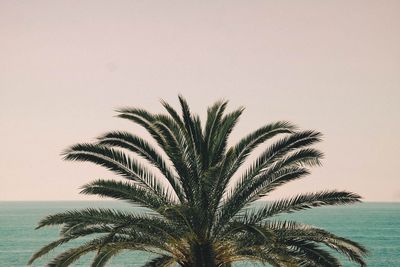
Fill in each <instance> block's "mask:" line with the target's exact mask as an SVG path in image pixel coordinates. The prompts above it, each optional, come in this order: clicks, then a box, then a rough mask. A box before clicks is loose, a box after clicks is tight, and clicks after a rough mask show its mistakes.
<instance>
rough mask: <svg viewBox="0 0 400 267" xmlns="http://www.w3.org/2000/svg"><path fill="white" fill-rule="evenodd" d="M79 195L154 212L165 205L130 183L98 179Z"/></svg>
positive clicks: (149, 192) (84, 188)
mask: <svg viewBox="0 0 400 267" xmlns="http://www.w3.org/2000/svg"><path fill="white" fill-rule="evenodd" d="M80 193H82V194H85V195H98V196H101V197H109V198H114V199H120V200H125V201H128V202H129V203H132V204H135V205H139V206H142V207H146V208H150V209H152V210H154V211H157V210H158V209H159V208H160V207H163V206H164V205H165V202H163V201H160V199H159V197H158V196H157V195H154V193H153V192H151V191H148V190H145V189H143V188H142V187H140V186H138V185H136V184H134V183H130V182H122V181H113V180H102V179H99V180H96V181H93V182H91V183H88V184H86V185H84V186H83V187H82V191H81V192H80Z"/></svg>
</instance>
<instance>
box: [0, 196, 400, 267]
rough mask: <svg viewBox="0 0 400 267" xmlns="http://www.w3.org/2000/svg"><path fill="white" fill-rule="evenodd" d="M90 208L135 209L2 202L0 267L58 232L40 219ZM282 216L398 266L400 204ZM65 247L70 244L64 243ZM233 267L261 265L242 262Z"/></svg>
mask: <svg viewBox="0 0 400 267" xmlns="http://www.w3.org/2000/svg"><path fill="white" fill-rule="evenodd" d="M87 207H101V208H116V209H135V208H132V207H131V206H128V205H127V204H123V203H119V202H111V201H110V202H108V201H107V202H106V201H98V202H88V201H82V202H80V201H70V202H0V267H23V266H26V264H27V262H28V260H29V258H30V256H31V255H32V254H33V253H34V252H35V251H36V250H37V249H39V248H40V247H41V246H43V245H45V244H47V243H49V242H51V241H53V240H55V239H56V238H57V237H58V232H57V230H58V228H57V227H52V228H45V229H40V230H34V228H35V226H36V224H37V222H38V221H39V220H40V219H41V218H43V217H44V216H46V215H49V214H52V213H56V212H60V211H65V210H70V209H81V208H87ZM283 218H284V219H286V218H287V219H294V220H297V221H299V222H303V223H308V224H312V225H315V226H318V227H322V228H325V229H327V230H329V231H332V232H333V233H335V234H338V235H341V236H344V237H347V238H350V239H353V240H355V241H357V242H360V243H362V244H363V245H365V246H366V247H367V248H368V249H369V250H370V251H371V255H370V256H369V257H368V258H367V262H368V266H376V267H389V266H392V267H400V203H361V204H357V205H351V206H338V207H324V208H315V209H312V210H307V211H302V212H297V213H293V214H290V215H285V216H283ZM72 245H73V244H72ZM66 247H69V246H64V247H63V248H66ZM60 251H62V250H56V251H55V252H56V253H57V252H60ZM55 255H56V254H54V253H53V254H51V255H50V256H46V257H43V258H42V259H41V260H38V261H37V262H35V263H34V264H33V266H44V265H45V263H46V262H48V261H49V260H50V259H51V258H52V257H54V256H55ZM91 257H93V255H88V256H86V257H83V258H81V259H80V260H79V261H78V262H77V263H76V264H74V265H73V266H90V265H89V262H90V259H91ZM151 258H152V255H150V254H147V253H132V252H131V253H123V254H120V255H118V256H117V257H115V258H113V260H111V261H110V263H109V265H108V266H112V267H125V266H132V267H134V266H142V265H143V263H144V262H146V261H147V260H148V259H151ZM342 262H343V265H344V266H356V265H354V264H351V263H349V262H347V261H345V260H343V261H342ZM235 266H237V267H239V266H240V267H243V266H260V265H255V264H252V263H240V264H236V265H235Z"/></svg>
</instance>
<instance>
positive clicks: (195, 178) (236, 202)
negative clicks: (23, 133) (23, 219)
mask: <svg viewBox="0 0 400 267" xmlns="http://www.w3.org/2000/svg"><path fill="white" fill-rule="evenodd" d="M179 101H180V105H181V108H182V115H179V114H178V112H177V111H176V110H175V109H174V108H173V107H172V106H171V105H169V104H168V103H166V102H164V101H161V102H162V105H163V106H164V108H165V109H166V111H167V114H151V113H149V112H147V111H145V110H143V109H136V108H124V109H120V110H118V117H121V118H124V119H128V120H130V121H133V122H134V123H137V124H139V125H141V126H142V127H144V129H146V130H147V131H148V133H149V134H150V135H151V137H152V138H153V139H154V142H153V143H154V144H152V143H149V142H147V141H146V140H144V139H143V138H141V137H139V136H136V135H133V134H130V133H128V132H120V131H117V132H109V133H107V134H104V135H102V136H100V137H99V138H98V141H97V142H96V143H91V144H88V143H83V144H77V145H74V146H72V147H70V148H69V149H68V150H66V151H65V153H64V156H65V159H66V160H72V161H89V162H92V163H95V164H97V165H101V166H103V167H105V168H107V169H109V170H111V171H112V172H114V173H116V174H118V175H120V176H121V177H122V178H124V179H121V180H119V181H116V180H102V179H100V180H96V181H93V182H91V183H89V184H86V185H84V186H83V190H82V192H81V193H83V194H88V195H98V196H101V197H108V198H113V199H118V200H123V201H127V202H129V203H131V204H133V209H132V211H129V212H128V211H117V210H113V209H95V208H90V209H83V210H72V211H67V212H62V213H57V214H54V215H50V216H47V217H46V218H44V219H43V220H41V221H40V222H39V225H38V227H37V228H42V227H44V226H51V225H61V226H62V227H61V230H60V233H61V237H60V238H59V239H58V240H56V241H54V242H52V243H50V244H48V245H46V246H45V247H43V248H42V249H40V250H39V251H38V252H36V253H35V254H34V255H33V256H32V258H31V259H30V261H29V264H31V263H32V262H33V261H34V260H36V259H37V258H39V257H41V256H43V255H45V254H47V253H48V252H50V251H51V250H53V249H54V248H56V247H58V246H60V245H63V244H65V243H67V242H69V241H71V240H74V239H78V238H81V237H86V236H90V237H91V239H90V241H88V242H86V243H81V245H80V246H77V247H74V248H71V249H67V250H65V251H64V252H62V253H61V254H59V255H58V256H56V257H55V258H54V259H52V260H51V262H50V263H49V264H48V266H69V265H70V264H71V263H73V262H74V261H76V260H78V259H79V258H80V257H81V256H82V255H84V254H87V253H89V252H94V253H95V256H94V259H93V263H92V266H96V267H100V266H105V264H106V262H107V261H108V260H109V259H110V258H112V257H113V256H115V255H117V254H118V253H120V252H122V251H124V250H132V251H146V252H151V253H154V255H155V256H154V258H153V259H152V260H151V261H149V262H147V263H146V264H145V265H143V266H185V267H186V266H195V267H198V266H207V267H212V266H231V264H232V263H233V262H237V261H252V262H259V263H263V264H269V265H272V266H341V264H340V262H339V260H338V259H337V258H336V255H337V254H332V252H335V251H336V252H339V253H342V254H344V255H345V256H346V257H347V258H348V259H349V260H350V261H353V262H355V263H357V264H358V265H360V266H366V263H365V261H364V256H365V255H366V253H367V251H366V249H365V248H364V247H363V246H362V245H360V244H358V243H356V242H354V241H352V240H349V239H346V238H343V237H340V236H337V235H334V234H332V233H330V232H328V231H325V230H323V229H320V228H317V227H314V226H310V225H305V224H301V223H297V222H294V221H284V220H282V219H276V215H279V214H282V213H290V212H294V211H299V210H304V209H308V208H312V207H318V206H326V205H339V204H350V203H355V202H359V201H360V196H358V195H357V194H354V193H350V192H343V191H323V192H319V193H307V194H300V195H297V196H294V197H292V198H287V199H286V198H284V199H281V200H277V201H265V202H264V201H263V202H257V203H259V204H257V205H253V204H254V203H255V201H257V200H260V199H262V198H264V197H266V196H268V194H269V193H270V192H271V191H273V190H274V189H275V188H277V187H278V186H281V185H283V184H285V183H288V182H290V181H294V180H298V179H300V178H302V177H304V176H306V175H307V174H308V173H309V170H308V167H312V166H316V165H320V159H321V158H322V156H323V155H322V153H321V152H320V151H318V150H317V149H315V148H312V147H311V146H313V145H314V144H315V143H317V142H319V141H320V140H321V134H320V133H319V132H316V131H300V130H297V129H296V127H295V126H293V125H292V124H291V123H289V122H285V121H280V122H275V123H271V124H268V125H266V126H263V127H261V128H259V129H257V130H255V131H254V132H252V133H250V134H248V135H247V136H245V137H244V138H243V139H241V140H240V141H239V142H238V143H237V144H235V145H233V146H231V147H228V144H227V141H228V136H229V134H230V133H231V132H232V129H233V128H234V126H235V124H236V123H237V122H238V119H239V117H240V115H241V114H242V112H243V108H239V109H237V110H235V111H233V112H230V113H227V114H226V112H225V109H226V106H227V102H225V101H219V102H216V103H215V104H214V105H212V106H211V107H209V108H208V111H207V119H206V123H205V125H204V127H203V125H202V124H201V122H200V119H199V116H198V115H193V114H192V113H191V112H190V109H189V106H188V104H187V102H186V100H185V99H184V98H183V97H182V96H179ZM278 135H279V136H280V138H279V139H277V138H276V137H278ZM274 140H275V141H274ZM267 141H269V143H270V144H269V145H268V146H266V145H265V147H264V149H263V152H262V153H261V154H260V155H259V156H258V157H257V158H256V159H255V161H254V162H252V163H251V164H247V165H243V163H244V162H245V161H246V159H247V158H248V156H249V154H250V153H251V152H252V151H254V149H255V148H257V147H259V146H260V145H262V144H265V143H266V142H267ZM135 156H136V157H135ZM138 157H139V158H140V159H139V158H138ZM144 161H145V162H146V164H144ZM147 163H148V164H147ZM240 167H242V168H241V169H240V170H239V168H240ZM138 206H140V207H144V208H146V211H147V212H137V207H138ZM327 248H328V249H327Z"/></svg>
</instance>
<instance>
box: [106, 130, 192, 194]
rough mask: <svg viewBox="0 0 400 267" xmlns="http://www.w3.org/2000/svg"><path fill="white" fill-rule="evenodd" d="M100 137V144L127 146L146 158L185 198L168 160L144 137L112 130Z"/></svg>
mask: <svg viewBox="0 0 400 267" xmlns="http://www.w3.org/2000/svg"><path fill="white" fill-rule="evenodd" d="M98 139H99V144H100V145H106V146H112V147H120V148H125V149H128V150H129V151H132V152H134V153H136V154H138V155H139V156H141V157H142V158H144V159H146V160H147V161H148V162H149V163H150V164H152V165H153V166H155V167H157V168H158V169H159V170H160V172H161V173H162V174H163V175H164V177H165V178H166V179H167V181H168V182H169V183H170V185H171V187H172V188H173V189H174V191H175V194H176V195H177V196H178V198H179V199H180V200H181V201H183V200H184V199H185V195H184V193H183V191H182V187H181V184H180V181H179V180H178V179H177V177H176V176H175V174H174V173H173V172H172V170H170V168H169V167H168V165H167V162H166V161H165V160H164V159H163V156H162V155H161V154H160V153H158V152H157V151H156V150H155V148H153V147H152V146H151V145H150V144H149V143H148V142H146V141H145V140H144V139H143V138H141V137H139V136H136V135H132V134H130V133H128V132H110V133H107V134H104V135H102V136H100V137H99V138H98Z"/></svg>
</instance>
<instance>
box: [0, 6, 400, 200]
mask: <svg viewBox="0 0 400 267" xmlns="http://www.w3.org/2000/svg"><path fill="white" fill-rule="evenodd" d="M399 13H400V1H397V0H394V1H388V0H383V1H371V0H359V1H355V0H336V1H330V0H327V1H317V0H297V1H287V0H283V1H256V0H254V1H247V0H246V1H244V0H243V1H235V0H229V1H227V0H221V1H214V0H213V1H210V0H207V1H186V0H185V1H184V0H179V1H176V0H172V1H162V0H158V1H154V0H146V1H144V0H136V1H101V0H96V1H80V0H79V1H50V0H49V1H42V0H39V1H11V0H2V1H0V137H1V138H0V147H1V150H0V182H1V186H0V201H14V200H21V201H22V200H92V199H95V198H93V197H88V196H83V195H80V194H79V191H80V190H79V188H80V187H81V186H82V185H83V184H85V183H88V182H89V181H91V180H94V179H98V178H115V176H114V175H113V174H111V173H110V172H108V171H106V170H103V169H102V168H101V167H99V166H95V165H91V164H90V163H77V162H66V161H63V160H62V157H61V156H60V154H61V152H62V151H63V150H64V149H66V148H67V147H69V146H70V145H73V144H76V143H79V142H91V141H94V140H95V138H96V137H97V136H99V135H101V134H102V133H105V132H107V131H111V130H127V131H131V132H132V133H136V134H140V135H143V136H144V137H146V138H148V135H146V133H145V132H144V131H143V130H142V129H141V128H140V127H138V126H136V125H134V124H132V123H130V122H128V121H124V120H121V119H119V118H116V117H115V112H114V110H115V109H117V108H120V107H126V106H131V107H141V108H145V109H147V110H149V111H151V112H160V111H162V107H161V105H160V102H159V101H160V99H164V100H166V101H168V102H170V103H171V104H172V105H173V106H175V107H177V108H178V101H177V95H178V94H179V93H181V94H182V95H184V96H185V97H186V99H187V100H188V102H189V104H190V105H191V108H192V110H193V111H194V112H196V113H199V114H201V116H202V118H204V116H205V113H206V108H207V107H208V106H209V105H211V104H212V103H213V102H215V101H217V100H219V99H227V100H229V101H230V102H229V103H230V104H229V109H231V110H232V109H234V108H237V107H239V106H244V107H245V108H246V110H245V112H244V114H243V116H242V118H241V120H240V122H239V124H238V126H237V127H236V129H235V131H234V133H233V134H232V136H231V139H230V143H234V142H235V141H237V140H238V139H239V138H240V137H242V136H244V135H245V134H247V133H250V132H251V131H252V130H255V129H256V128H258V127H260V126H262V125H264V124H267V123H270V122H273V121H278V120H289V121H291V122H293V123H294V124H296V125H298V126H299V128H300V129H314V130H318V131H321V132H322V133H323V134H324V137H323V139H324V140H323V142H322V143H321V144H319V145H318V146H317V147H318V148H319V149H321V150H322V151H323V152H324V153H325V158H324V160H323V166H322V167H318V168H313V169H312V174H311V175H309V176H308V177H307V178H304V179H303V180H301V181H296V182H292V183H291V184H288V185H285V186H283V187H282V188H280V189H279V190H277V191H276V192H274V193H273V194H272V195H271V196H270V197H271V198H280V197H283V196H288V195H292V194H297V193H302V192H312V191H318V190H326V189H338V190H350V191H354V192H357V193H359V194H360V195H362V196H363V198H364V200H365V201H400V177H399V172H398V168H399V166H400V157H399V155H400V138H399V136H400V123H399V122H400V120H399V118H400V105H399V101H400V16H399ZM253 157H255V156H253Z"/></svg>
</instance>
